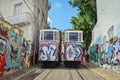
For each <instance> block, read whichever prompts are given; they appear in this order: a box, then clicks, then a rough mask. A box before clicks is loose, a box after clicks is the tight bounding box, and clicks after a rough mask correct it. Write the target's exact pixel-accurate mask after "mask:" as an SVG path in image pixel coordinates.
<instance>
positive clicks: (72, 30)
mask: <svg viewBox="0 0 120 80" xmlns="http://www.w3.org/2000/svg"><path fill="white" fill-rule="evenodd" d="M64 32H81V33H82V32H83V31H82V30H65V31H64Z"/></svg>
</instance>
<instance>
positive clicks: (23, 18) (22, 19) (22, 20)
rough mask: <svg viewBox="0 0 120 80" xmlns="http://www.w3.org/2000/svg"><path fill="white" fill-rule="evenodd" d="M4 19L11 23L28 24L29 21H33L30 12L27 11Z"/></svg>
mask: <svg viewBox="0 0 120 80" xmlns="http://www.w3.org/2000/svg"><path fill="white" fill-rule="evenodd" d="M5 20H6V21H8V22H10V23H11V24H13V25H17V24H29V23H31V22H33V18H32V15H31V14H30V13H27V12H26V13H22V14H19V15H15V16H11V17H8V18H6V19H5Z"/></svg>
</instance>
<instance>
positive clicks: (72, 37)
mask: <svg viewBox="0 0 120 80" xmlns="http://www.w3.org/2000/svg"><path fill="white" fill-rule="evenodd" d="M69 40H70V41H78V33H75V32H74V33H70V34H69Z"/></svg>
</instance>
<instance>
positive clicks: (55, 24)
mask: <svg viewBox="0 0 120 80" xmlns="http://www.w3.org/2000/svg"><path fill="white" fill-rule="evenodd" d="M68 1H69V0H49V2H50V4H51V9H50V10H49V11H48V17H49V18H48V19H49V21H50V27H51V28H57V29H59V30H61V31H64V30H65V29H71V28H72V24H71V23H70V19H71V16H77V8H72V6H70V4H69V3H68Z"/></svg>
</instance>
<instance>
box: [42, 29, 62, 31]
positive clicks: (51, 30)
mask: <svg viewBox="0 0 120 80" xmlns="http://www.w3.org/2000/svg"><path fill="white" fill-rule="evenodd" d="M40 31H60V30H59V29H40Z"/></svg>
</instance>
